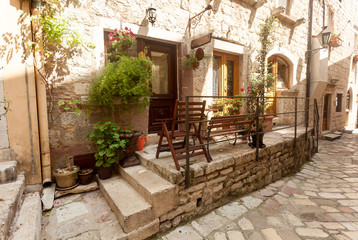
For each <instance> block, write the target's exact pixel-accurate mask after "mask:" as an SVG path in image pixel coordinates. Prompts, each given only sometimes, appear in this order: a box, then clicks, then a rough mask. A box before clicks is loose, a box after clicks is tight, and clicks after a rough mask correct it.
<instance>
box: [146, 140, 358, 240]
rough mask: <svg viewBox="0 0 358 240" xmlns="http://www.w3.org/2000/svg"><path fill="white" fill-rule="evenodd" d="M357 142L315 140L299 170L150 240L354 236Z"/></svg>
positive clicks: (357, 225)
mask: <svg viewBox="0 0 358 240" xmlns="http://www.w3.org/2000/svg"><path fill="white" fill-rule="evenodd" d="M357 143H358V135H356V134H344V135H343V136H342V138H341V139H339V140H336V141H334V142H329V141H325V140H320V142H319V153H317V154H315V156H314V157H313V158H312V161H310V162H308V163H306V164H305V165H304V167H303V169H302V170H301V171H300V172H299V173H297V174H295V175H293V176H290V177H286V178H284V179H282V180H280V181H277V182H275V183H273V184H270V185H268V186H267V187H266V188H264V189H262V190H260V191H257V192H254V193H251V194H249V195H246V196H244V197H241V198H238V199H237V200H236V201H233V202H231V203H229V204H226V205H224V206H222V207H220V208H217V209H216V210H214V211H212V212H210V213H209V214H207V215H204V216H202V217H200V218H197V219H194V220H192V221H191V222H189V223H187V224H185V225H182V226H179V227H177V228H176V229H174V230H172V231H171V232H169V233H166V234H165V235H163V236H160V237H155V238H153V239H161V240H179V239H180V240H183V239H190V240H199V239H211V240H225V239H229V240H244V239H246V240H261V239H262V240H298V239H305V240H309V239H338V240H350V239H357V240H358V165H355V163H357V164H358V151H357V150H358V145H357Z"/></svg>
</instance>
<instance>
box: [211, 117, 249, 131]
mask: <svg viewBox="0 0 358 240" xmlns="http://www.w3.org/2000/svg"><path fill="white" fill-rule="evenodd" d="M253 123H254V117H252V116H249V115H231V116H214V117H212V118H211V119H210V122H209V124H208V131H211V133H220V132H222V133H223V134H225V133H229V132H233V131H234V132H240V131H241V132H245V131H250V130H251V129H252V125H253Z"/></svg>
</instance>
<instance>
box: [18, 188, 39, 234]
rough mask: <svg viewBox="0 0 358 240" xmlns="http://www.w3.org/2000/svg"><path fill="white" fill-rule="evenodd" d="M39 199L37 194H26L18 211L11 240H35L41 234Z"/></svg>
mask: <svg viewBox="0 0 358 240" xmlns="http://www.w3.org/2000/svg"><path fill="white" fill-rule="evenodd" d="M41 217H42V209H41V199H40V194H39V193H38V192H34V193H28V194H26V196H25V199H24V202H23V204H22V206H21V209H20V211H19V215H18V218H17V220H16V223H15V226H14V229H16V230H15V231H14V232H13V233H12V236H11V239H12V240H22V239H28V240H37V239H40V232H41Z"/></svg>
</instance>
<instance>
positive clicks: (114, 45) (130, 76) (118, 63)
mask: <svg viewBox="0 0 358 240" xmlns="http://www.w3.org/2000/svg"><path fill="white" fill-rule="evenodd" d="M125 29H126V28H125ZM124 31H125V32H122V33H121V34H123V35H124V36H123V35H122V37H123V38H119V40H118V41H117V40H114V41H112V42H110V47H111V49H117V51H115V53H116V54H114V55H112V61H109V62H108V63H107V65H106V66H105V68H104V69H103V71H102V72H101V73H100V74H99V76H98V77H97V79H96V80H95V81H93V82H92V85H91V87H90V91H89V102H90V104H91V105H92V106H100V107H106V108H109V109H112V110H113V108H114V105H113V99H114V98H117V99H118V100H119V102H120V105H119V106H120V110H126V109H127V108H128V106H129V105H130V104H131V105H132V106H133V105H134V106H139V107H141V109H142V110H143V109H145V107H147V106H149V103H150V99H149V97H150V96H151V88H150V84H151V82H152V79H153V74H152V61H151V60H150V58H149V57H147V56H146V51H144V52H141V53H139V54H138V57H129V56H127V54H124V52H123V49H122V47H123V43H121V42H122V41H124V42H127V41H130V44H132V40H133V37H134V35H133V33H131V31H130V30H128V29H127V30H124ZM112 36H118V34H117V35H112ZM129 38H132V40H128V39H129ZM124 39H127V40H124ZM128 44H129V43H128Z"/></svg>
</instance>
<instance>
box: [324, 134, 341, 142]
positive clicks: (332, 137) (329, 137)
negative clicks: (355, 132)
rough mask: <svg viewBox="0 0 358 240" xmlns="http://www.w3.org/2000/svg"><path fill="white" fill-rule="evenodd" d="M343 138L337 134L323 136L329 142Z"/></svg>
mask: <svg viewBox="0 0 358 240" xmlns="http://www.w3.org/2000/svg"><path fill="white" fill-rule="evenodd" d="M339 138H341V135H338V134H335V133H330V134H325V135H323V139H325V140H328V141H333V140H336V139H339Z"/></svg>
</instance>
